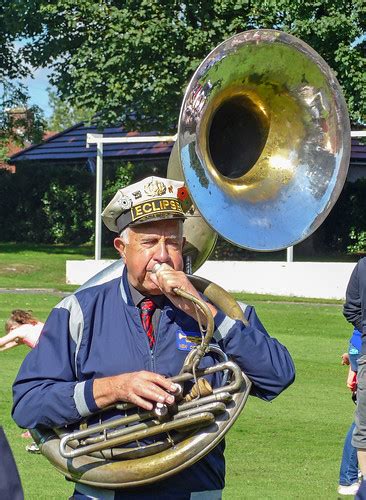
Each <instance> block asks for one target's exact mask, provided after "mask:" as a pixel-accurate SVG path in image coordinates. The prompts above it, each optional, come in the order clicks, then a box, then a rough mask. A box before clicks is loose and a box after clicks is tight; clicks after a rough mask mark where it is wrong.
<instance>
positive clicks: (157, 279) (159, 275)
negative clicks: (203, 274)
mask: <svg viewBox="0 0 366 500" xmlns="http://www.w3.org/2000/svg"><path fill="white" fill-rule="evenodd" d="M150 279H151V281H152V282H153V283H155V285H157V286H158V287H159V288H160V290H161V292H162V293H163V294H164V295H166V296H167V297H168V299H169V300H170V301H171V302H172V303H173V304H174V305H175V306H176V307H178V308H179V309H181V310H182V311H184V312H185V313H186V314H188V315H189V316H191V317H192V318H194V319H196V318H197V314H196V308H195V306H194V304H193V302H192V301H190V300H188V299H185V298H183V297H181V296H180V295H177V294H176V293H175V292H174V289H175V288H179V289H181V290H184V291H185V292H188V293H190V294H191V295H193V296H194V297H196V298H197V299H200V300H202V298H201V296H200V294H199V293H198V291H197V290H196V289H195V287H194V286H193V285H192V283H191V282H190V281H189V279H188V277H187V275H186V274H185V273H184V272H183V271H176V270H175V269H173V268H172V267H170V266H169V265H168V264H161V265H159V266H157V269H156V271H155V272H154V273H151V276H150ZM207 305H208V307H209V308H210V310H211V313H212V315H213V316H215V315H216V313H217V309H216V308H215V307H214V306H213V305H212V304H207ZM201 320H202V321H203V323H204V324H205V318H204V317H201Z"/></svg>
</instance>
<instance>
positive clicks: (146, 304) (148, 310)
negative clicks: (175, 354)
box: [140, 299, 156, 349]
mask: <svg viewBox="0 0 366 500" xmlns="http://www.w3.org/2000/svg"><path fill="white" fill-rule="evenodd" d="M140 309H141V321H142V326H143V327H144V330H145V332H146V333H147V337H148V339H149V345H150V349H151V348H152V347H153V345H154V342H155V337H154V329H153V325H152V321H151V319H152V316H153V314H154V311H155V309H156V305H155V304H154V302H153V301H152V300H151V299H144V300H143V301H142V302H141V304H140Z"/></svg>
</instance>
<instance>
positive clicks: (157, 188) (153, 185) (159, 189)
mask: <svg viewBox="0 0 366 500" xmlns="http://www.w3.org/2000/svg"><path fill="white" fill-rule="evenodd" d="M144 191H145V193H146V194H147V196H162V195H163V194H165V192H166V187H165V184H164V183H163V182H161V181H157V180H155V179H153V180H152V181H150V182H148V183H147V184H145V185H144Z"/></svg>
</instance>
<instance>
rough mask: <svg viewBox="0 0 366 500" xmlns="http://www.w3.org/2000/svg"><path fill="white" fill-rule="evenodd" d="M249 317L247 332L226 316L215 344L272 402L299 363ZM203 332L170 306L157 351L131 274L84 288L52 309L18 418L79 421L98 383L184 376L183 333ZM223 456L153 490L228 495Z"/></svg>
mask: <svg viewBox="0 0 366 500" xmlns="http://www.w3.org/2000/svg"><path fill="white" fill-rule="evenodd" d="M245 315H246V317H247V319H248V320H249V326H247V327H246V326H244V324H243V323H242V322H241V321H235V320H232V319H230V318H228V317H226V316H225V315H224V313H223V312H222V311H219V312H218V314H217V315H216V317H215V327H216V331H215V334H214V337H215V341H216V342H217V343H218V344H219V345H220V346H221V348H222V349H223V350H224V351H225V352H226V354H227V355H228V356H229V357H231V358H232V359H233V360H234V361H236V362H237V363H238V364H239V366H240V367H241V368H242V370H243V371H244V372H245V373H246V374H247V376H248V377H249V378H250V379H251V380H252V383H253V387H252V394H254V395H255V396H258V397H260V398H262V399H265V400H268V401H269V400H271V399H273V398H275V397H276V396H277V395H278V394H279V393H280V392H282V391H283V390H284V389H285V388H286V387H287V386H288V385H290V384H291V383H292V381H293V380H294V373H295V372H294V365H293V362H292V359H291V356H290V354H289V353H288V351H287V349H286V348H285V347H284V346H283V345H281V344H280V343H279V342H278V341H277V340H276V339H273V338H271V337H270V336H269V335H268V333H267V332H266V330H265V328H264V327H263V325H262V324H261V322H260V321H259V319H258V317H257V315H256V313H255V310H254V308H253V307H250V306H247V307H246V310H245ZM198 331H199V330H198V325H197V323H196V322H195V321H194V320H193V319H192V318H190V317H188V316H187V315H185V314H184V313H182V312H181V311H180V310H178V309H177V308H175V307H174V306H173V305H172V304H171V303H170V302H169V301H168V300H167V301H166V304H165V306H164V308H163V309H162V311H161V315H160V320H159V325H158V328H157V330H156V331H155V337H156V343H155V346H154V350H153V352H151V351H150V348H149V344H148V339H147V336H146V333H145V331H144V330H143V328H142V325H141V320H140V313H139V309H138V308H137V307H136V306H135V305H134V304H133V301H132V297H131V295H130V290H129V286H128V283H127V276H126V270H125V271H124V273H123V276H122V279H121V278H118V279H113V280H111V281H109V282H107V283H105V284H102V285H97V286H94V287H91V288H86V289H84V290H80V291H79V292H76V293H75V294H74V295H70V296H69V297H67V298H65V299H64V300H63V301H62V302H60V303H59V304H58V305H57V306H56V307H55V308H54V309H53V310H52V312H51V314H50V316H49V318H48V320H47V322H46V324H45V327H44V329H43V332H42V335H41V338H40V341H39V344H38V345H37V346H36V348H35V349H33V350H32V351H31V352H30V353H29V354H28V355H27V357H26V358H25V360H24V362H23V364H22V366H21V368H20V371H19V374H18V376H17V378H16V380H15V383H14V387H13V393H14V406H13V418H14V420H15V421H16V422H17V424H18V425H19V426H21V427H27V428H34V427H36V426H39V425H43V426H46V427H58V426H63V425H66V424H68V425H69V424H73V423H76V422H78V421H80V420H81V419H82V418H83V417H86V416H89V415H91V414H93V413H95V412H96V411H97V410H98V408H97V406H96V404H95V401H94V398H93V388H92V385H93V380H94V379H95V378H98V377H105V376H111V375H116V374H118V373H122V372H133V371H139V370H150V371H154V372H157V373H161V374H163V375H166V376H167V377H171V376H174V375H177V374H178V373H179V371H180V369H181V367H182V365H183V362H184V359H185V357H186V355H187V351H186V350H184V348H183V349H182V346H181V343H179V338H180V334H181V333H182V332H183V333H191V332H198ZM183 347H184V346H183ZM205 362H206V363H210V362H211V361H210V360H209V359H208V360H206V361H205ZM223 450H224V443H223V442H222V443H220V444H219V445H218V446H217V447H216V448H215V449H214V450H213V451H212V452H210V453H209V454H208V455H207V456H206V457H204V458H203V459H202V460H200V461H199V462H198V463H196V464H195V465H194V466H193V467H190V468H187V469H186V470H184V471H183V472H180V473H178V474H177V475H175V476H174V477H173V478H172V479H167V480H165V481H161V482H159V483H157V484H156V485H154V491H155V492H156V488H157V486H158V485H159V491H162V492H163V491H164V492H168V491H169V488H174V491H177V487H178V486H179V487H180V488H182V491H203V490H216V489H222V487H223V486H224V472H225V470H224V469H225V467H224V457H223Z"/></svg>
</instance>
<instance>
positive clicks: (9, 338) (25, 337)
mask: <svg viewBox="0 0 366 500" xmlns="http://www.w3.org/2000/svg"><path fill="white" fill-rule="evenodd" d="M43 325H44V323H42V322H41V321H39V320H38V319H37V318H36V317H34V316H33V315H32V311H24V310H23V309H14V311H12V312H11V316H10V318H9V319H8V320H7V321H6V323H5V333H6V335H4V337H1V338H0V351H6V350H7V349H11V348H12V347H16V346H18V345H21V344H25V345H27V346H28V347H30V348H31V349H33V348H34V347H36V345H37V343H38V340H39V337H40V335H41V332H42V328H43ZM22 437H24V438H30V437H32V436H31V435H30V433H29V431H26V432H23V434H22ZM26 450H27V451H29V452H30V453H39V448H38V446H37V445H36V443H34V442H33V443H31V444H30V445H28V446H26Z"/></svg>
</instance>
